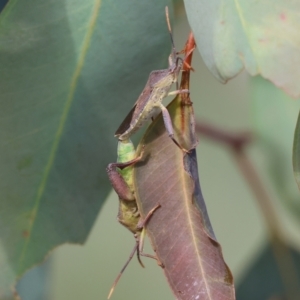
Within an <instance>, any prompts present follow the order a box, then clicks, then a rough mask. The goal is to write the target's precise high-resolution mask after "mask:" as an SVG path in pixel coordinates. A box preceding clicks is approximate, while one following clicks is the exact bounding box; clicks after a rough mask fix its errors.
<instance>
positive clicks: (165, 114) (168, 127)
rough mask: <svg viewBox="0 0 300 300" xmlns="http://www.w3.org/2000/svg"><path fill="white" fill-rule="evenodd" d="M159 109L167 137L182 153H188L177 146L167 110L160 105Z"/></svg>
mask: <svg viewBox="0 0 300 300" xmlns="http://www.w3.org/2000/svg"><path fill="white" fill-rule="evenodd" d="M175 92H176V91H175ZM160 108H161V111H162V116H163V120H164V124H165V127H166V130H167V132H168V134H169V137H170V138H171V139H172V141H173V142H174V143H175V144H176V146H177V147H179V148H180V149H181V150H182V151H183V152H185V153H189V151H188V150H186V149H184V148H183V147H181V146H180V145H179V143H178V142H177V141H176V140H175V138H174V131H173V125H172V120H171V117H170V114H169V112H168V110H167V109H166V108H165V107H164V106H163V105H162V104H160Z"/></svg>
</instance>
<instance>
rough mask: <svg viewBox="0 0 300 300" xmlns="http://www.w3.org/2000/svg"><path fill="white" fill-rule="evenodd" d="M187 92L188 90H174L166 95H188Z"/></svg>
mask: <svg viewBox="0 0 300 300" xmlns="http://www.w3.org/2000/svg"><path fill="white" fill-rule="evenodd" d="M189 92H190V91H189V90H176V91H172V92H170V93H168V96H172V95H178V94H184V93H189Z"/></svg>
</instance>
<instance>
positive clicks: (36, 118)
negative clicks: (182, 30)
mask: <svg viewBox="0 0 300 300" xmlns="http://www.w3.org/2000/svg"><path fill="white" fill-rule="evenodd" d="M166 5H169V6H170V5H171V1H167V0H165V1H160V0H156V1H151V2H149V1H137V0H136V1H134V0H117V1H113V2H112V1H100V0H96V1H90V0H87V1H79V0H75V1H74V0H72V1H71V0H65V1H63V0H51V1H50V0H44V1H35V0H28V1H20V0H14V1H9V3H8V4H7V5H6V6H5V8H4V10H3V11H2V12H1V15H0V66H1V72H0V82H1V85H0V95H1V98H0V106H1V109H0V125H1V126H0V141H1V144H0V154H1V155H0V165H1V173H0V176H1V183H0V193H1V204H0V225H1V227H0V228H1V230H0V265H1V270H0V298H1V299H4V298H5V297H10V295H11V286H12V285H13V284H14V282H15V280H16V278H17V277H20V276H21V275H22V274H23V273H24V272H25V271H26V270H27V269H28V268H29V267H31V266H33V265H34V264H36V263H39V262H41V261H42V260H43V259H44V257H45V255H46V254H47V253H48V252H49V251H50V250H51V249H53V248H54V247H56V246H57V245H59V244H62V243H66V242H71V243H83V242H84V241H85V240H86V238H87V235H88V233H89V231H90V229H91V227H92V225H93V223H94V221H95V218H96V216H97V214H98V212H99V210H100V208H101V206H102V204H103V202H104V200H105V198H106V196H107V194H108V192H109V190H110V185H109V182H108V179H107V177H106V172H105V167H106V165H107V164H108V162H110V161H114V159H115V153H116V145H117V142H116V141H115V139H114V137H113V135H114V131H115V129H116V128H117V126H118V124H119V123H120V122H121V121H122V119H123V118H124V116H125V113H126V112H127V111H128V110H129V109H130V107H131V106H132V105H133V103H134V102H135V100H136V98H137V97H138V95H139V93H140V92H141V90H142V88H143V86H144V84H145V82H146V80H147V77H148V74H149V73H150V71H151V70H153V69H159V68H162V67H165V66H166V65H167V57H168V53H169V51H170V39H169V36H168V30H167V26H166V22H165V15H164V7H165V6H166ZM170 9H171V7H170Z"/></svg>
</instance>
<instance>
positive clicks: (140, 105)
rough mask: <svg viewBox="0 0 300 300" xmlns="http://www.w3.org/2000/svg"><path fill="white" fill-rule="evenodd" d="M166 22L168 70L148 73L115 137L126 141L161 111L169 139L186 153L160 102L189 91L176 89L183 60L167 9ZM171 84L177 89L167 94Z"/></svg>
mask: <svg viewBox="0 0 300 300" xmlns="http://www.w3.org/2000/svg"><path fill="white" fill-rule="evenodd" d="M166 20H167V25H168V30H169V33H170V37H171V42H172V52H171V54H170V56H169V67H168V69H164V70H157V71H152V72H151V73H150V75H149V78H148V81H147V83H146V86H145V87H144V90H143V91H142V93H141V94H140V96H139V98H138V99H137V101H136V103H135V104H134V106H133V108H132V109H131V111H130V112H129V114H128V115H127V116H126V118H125V119H124V121H123V122H122V124H121V125H120V127H119V128H118V129H117V131H116V133H115V136H116V137H118V139H119V140H120V141H123V140H126V139H128V138H129V137H130V136H131V135H132V134H133V133H135V132H136V131H137V130H138V129H139V128H140V127H141V126H143V124H144V123H146V122H147V121H148V120H150V119H151V118H154V117H155V116H156V115H157V114H158V113H159V112H160V111H161V112H162V115H163V120H164V124H165V127H166V130H167V132H168V134H169V137H170V138H171V139H172V140H173V142H174V143H175V144H176V145H177V146H178V147H179V148H180V149H182V150H183V151H184V152H188V151H187V150H185V149H184V148H182V147H181V146H180V145H179V143H178V142H177V141H176V140H175V138H174V130H173V125H172V121H171V118H170V115H169V112H168V110H167V108H166V107H165V106H164V105H163V104H162V100H163V99H164V98H165V97H167V96H170V95H177V94H181V93H189V90H187V89H182V90H180V89H178V75H179V72H180V70H181V68H182V64H183V61H184V60H183V59H182V58H181V57H179V56H178V55H177V54H178V53H177V52H176V49H175V45H174V41H173V35H172V31H171V25H170V20H169V12H168V7H166ZM173 83H176V88H177V89H176V90H175V91H172V92H169V90H170V88H171V86H172V84H173Z"/></svg>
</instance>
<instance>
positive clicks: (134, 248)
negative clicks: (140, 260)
mask: <svg viewBox="0 0 300 300" xmlns="http://www.w3.org/2000/svg"><path fill="white" fill-rule="evenodd" d="M138 248H139V242H138V241H136V244H135V245H134V247H133V249H132V251H131V253H130V255H129V258H128V260H127V262H126V263H125V265H124V267H123V268H122V269H121V271H120V273H119V275H118V276H117V278H116V279H115V281H114V283H113V285H112V287H111V289H110V291H109V294H108V297H107V299H109V298H110V297H111V295H112V293H113V292H114V289H115V287H116V285H117V283H118V281H119V280H120V278H121V276H122V274H123V272H124V271H125V269H126V268H127V266H128V264H129V263H130V261H131V260H132V258H133V256H134V253H135V252H136V251H138Z"/></svg>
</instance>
